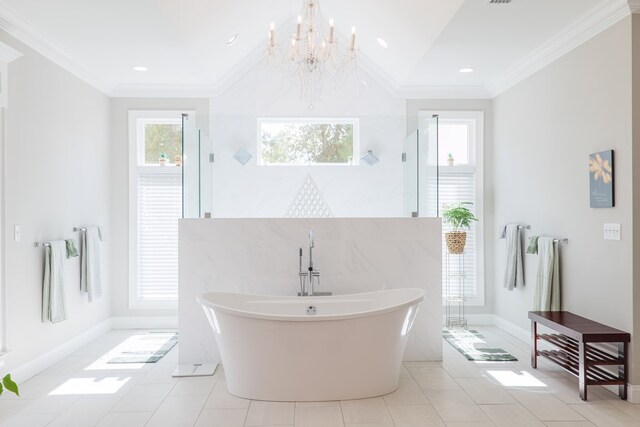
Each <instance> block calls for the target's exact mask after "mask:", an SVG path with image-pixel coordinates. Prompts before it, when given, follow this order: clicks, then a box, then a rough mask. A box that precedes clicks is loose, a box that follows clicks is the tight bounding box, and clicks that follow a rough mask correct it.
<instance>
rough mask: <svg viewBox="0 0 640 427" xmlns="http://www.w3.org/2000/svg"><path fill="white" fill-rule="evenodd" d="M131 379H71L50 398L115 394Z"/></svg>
mask: <svg viewBox="0 0 640 427" xmlns="http://www.w3.org/2000/svg"><path fill="white" fill-rule="evenodd" d="M130 379H131V377H124V378H122V377H105V378H70V379H68V380H67V381H65V382H64V383H63V384H61V385H60V386H59V387H58V388H56V389H55V390H53V391H52V392H51V393H49V396H64V395H77V394H89V395H95V394H115V393H117V392H118V390H120V389H121V388H122V386H124V385H125V384H126V383H127V381H129V380H130Z"/></svg>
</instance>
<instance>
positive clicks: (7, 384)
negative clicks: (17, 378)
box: [0, 374, 20, 396]
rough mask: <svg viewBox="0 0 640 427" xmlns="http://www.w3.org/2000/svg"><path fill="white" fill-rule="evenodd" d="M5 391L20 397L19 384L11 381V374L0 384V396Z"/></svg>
mask: <svg viewBox="0 0 640 427" xmlns="http://www.w3.org/2000/svg"><path fill="white" fill-rule="evenodd" d="M5 390H9V391H10V392H11V393H13V394H15V395H16V396H20V391H19V390H18V384H16V383H15V382H13V380H12V379H11V374H7V375H5V376H4V377H3V378H2V381H1V382H0V394H2V393H4V391H5Z"/></svg>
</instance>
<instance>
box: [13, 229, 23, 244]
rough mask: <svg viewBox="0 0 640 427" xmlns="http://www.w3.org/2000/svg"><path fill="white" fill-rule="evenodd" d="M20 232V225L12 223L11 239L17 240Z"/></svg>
mask: <svg viewBox="0 0 640 427" xmlns="http://www.w3.org/2000/svg"><path fill="white" fill-rule="evenodd" d="M21 234H22V230H21V229H20V226H19V225H14V226H13V241H14V242H19V241H20V235H21Z"/></svg>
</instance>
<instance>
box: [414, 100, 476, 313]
mask: <svg viewBox="0 0 640 427" xmlns="http://www.w3.org/2000/svg"><path fill="white" fill-rule="evenodd" d="M433 115H438V121H440V120H465V121H467V120H473V121H474V122H475V135H474V136H475V138H474V140H475V144H471V146H470V147H469V164H465V165H455V164H454V166H448V165H440V164H439V165H438V174H439V175H442V174H446V173H447V172H458V173H460V172H469V171H472V170H474V171H475V176H476V198H475V200H473V204H474V206H475V208H476V209H475V215H476V217H477V218H478V222H477V223H476V296H475V297H473V298H471V297H469V298H466V300H465V304H466V305H467V306H484V305H485V301H486V298H485V280H484V271H485V266H484V253H485V246H484V240H485V239H484V111H420V112H419V118H420V123H422V122H423V120H426V119H431V118H432V117H433ZM438 162H439V159H438ZM443 302H444V300H443Z"/></svg>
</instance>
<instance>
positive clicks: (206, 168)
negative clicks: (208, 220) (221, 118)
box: [199, 131, 214, 218]
mask: <svg viewBox="0 0 640 427" xmlns="http://www.w3.org/2000/svg"><path fill="white" fill-rule="evenodd" d="M212 153H213V145H212V142H211V138H209V137H208V136H207V135H205V134H204V133H203V132H202V131H200V191H199V197H200V217H201V218H202V217H207V216H209V215H211V213H212V212H213V160H214V159H213V154H212Z"/></svg>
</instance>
